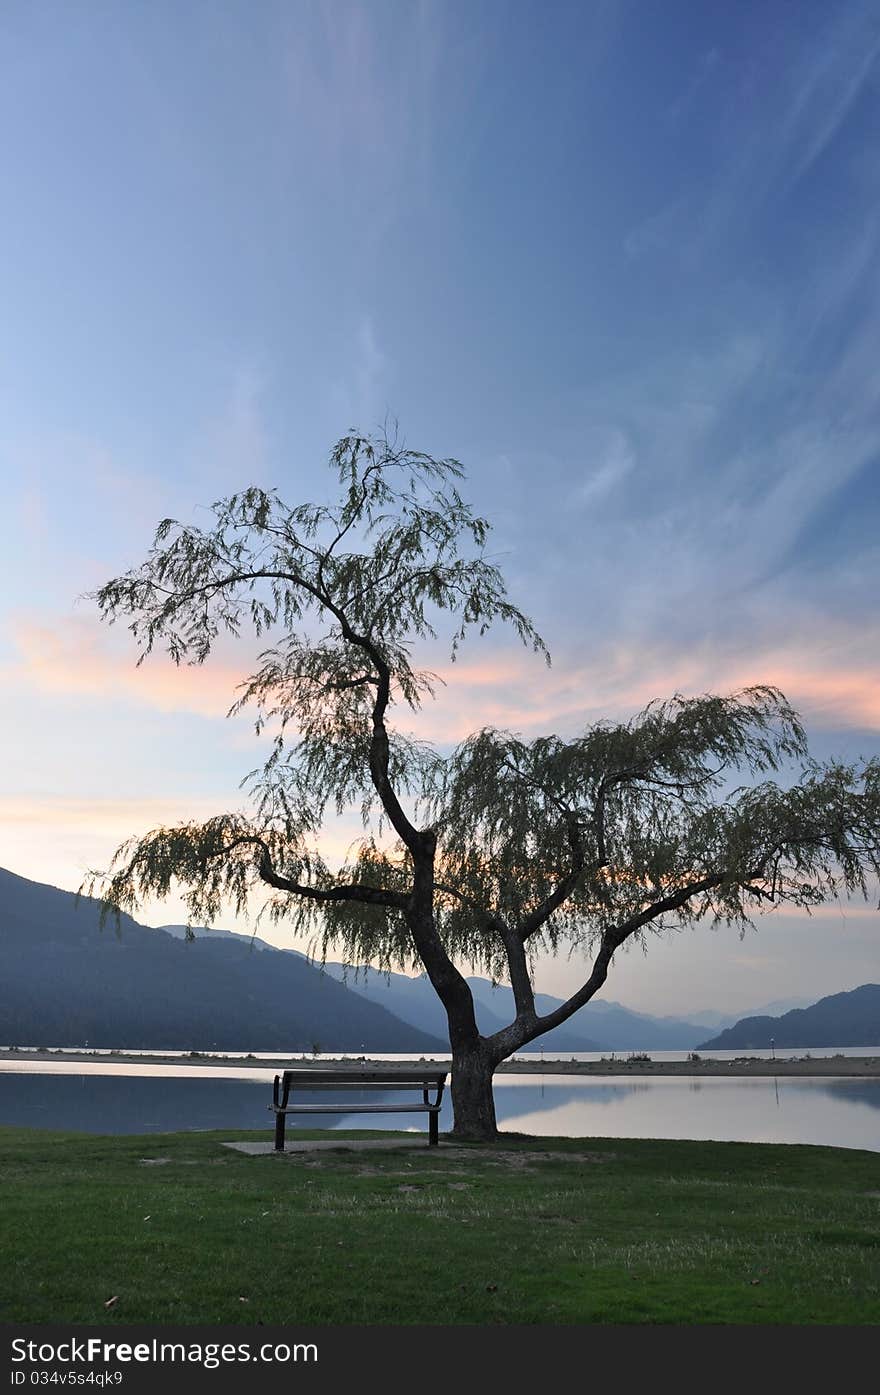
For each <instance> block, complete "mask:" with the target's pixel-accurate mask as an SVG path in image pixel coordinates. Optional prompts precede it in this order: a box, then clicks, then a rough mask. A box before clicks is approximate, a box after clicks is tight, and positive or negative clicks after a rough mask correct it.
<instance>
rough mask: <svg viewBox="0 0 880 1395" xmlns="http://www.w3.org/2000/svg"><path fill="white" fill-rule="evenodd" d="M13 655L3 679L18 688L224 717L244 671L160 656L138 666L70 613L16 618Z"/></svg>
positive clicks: (93, 629) (13, 634) (220, 664)
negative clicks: (52, 618)
mask: <svg viewBox="0 0 880 1395" xmlns="http://www.w3.org/2000/svg"><path fill="white" fill-rule="evenodd" d="M9 629H10V636H11V639H12V642H13V645H14V647H15V650H16V653H17V659H15V660H13V662H12V663H11V664H9V665H7V667H6V672H5V680H6V682H7V683H14V684H17V685H19V686H20V687H21V688H25V689H27V688H34V689H37V690H38V691H41V692H48V693H56V694H59V695H64V694H69V695H73V696H77V695H82V696H90V697H92V696H93V697H95V698H99V699H100V700H101V701H108V700H112V701H118V700H119V699H120V698H124V699H125V700H127V701H129V702H131V703H133V704H135V705H142V706H144V707H147V708H152V709H154V710H156V711H159V712H192V713H195V714H197V715H198V716H200V717H215V718H217V717H221V718H222V717H223V716H224V714H225V713H226V712H227V711H228V709H229V707H230V706H231V704H232V702H233V701H234V700H235V696H236V694H235V688H236V686H237V685H238V684H239V683H241V682H242V679H243V678H244V676H245V675H244V673H243V672H242V670H241V669H239V668H237V667H232V666H229V665H226V664H223V663H222V662H218V661H216V660H209V661H208V662H207V663H206V664H204V665H193V666H190V665H181V666H180V667H179V668H178V667H177V666H176V665H175V664H174V663H172V661H171V660H170V659H168V658H166V657H165V656H164V655H162V654H155V655H151V656H150V658H149V659H147V660H146V661H145V662H144V663H143V664H142V665H141V666H140V667H139V668H138V667H137V666H136V660H135V658H134V657H133V656H132V653H131V652H130V649H129V650H128V652H126V653H125V654H122V653H120V652H118V651H117V650H116V649H115V647H114V646H113V645H112V644H111V642H110V641H109V640H108V639H107V638H106V636H105V635H104V634H102V633H101V632H99V631H97V628H96V626H95V625H92V624H90V623H89V622H87V621H86V620H84V619H80V618H78V617H73V618H70V619H65V620H64V622H63V624H62V623H57V624H56V625H49V624H46V623H40V622H37V621H32V620H26V619H19V620H18V621H16V622H13V623H12V624H11V625H10V627H9Z"/></svg>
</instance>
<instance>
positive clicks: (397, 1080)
mask: <svg viewBox="0 0 880 1395" xmlns="http://www.w3.org/2000/svg"><path fill="white" fill-rule="evenodd" d="M446 1075H447V1072H446V1071H444V1070H432V1069H425V1070H421V1069H419V1070H357V1069H353V1070H323V1069H317V1070H286V1071H284V1073H283V1074H282V1075H276V1077H275V1084H274V1087H273V1090H272V1103H271V1104H270V1105H268V1106H267V1108H269V1109H271V1110H272V1111H273V1112H274V1114H275V1152H276V1153H283V1152H284V1126H285V1122H286V1120H287V1116H288V1114H402V1113H419V1114H427V1115H428V1145H429V1147H430V1146H436V1144H437V1143H438V1141H439V1139H438V1134H437V1116H438V1114H439V1113H440V1106H441V1104H442V1102H443V1087H444V1085H445V1084H446ZM310 1090H321V1091H337V1090H338V1091H348V1092H349V1093H351V1092H352V1091H353V1090H357V1091H359V1092H361V1093H363V1092H364V1091H368V1090H374V1091H375V1090H379V1091H382V1092H383V1093H384V1091H386V1090H389V1091H390V1090H409V1091H414V1090H418V1091H421V1095H422V1098H421V1100H419V1101H418V1102H415V1103H413V1102H410V1103H408V1104H403V1103H400V1104H398V1102H397V1101H396V1100H394V1101H392V1102H391V1103H388V1102H387V1101H386V1102H385V1103H383V1104H364V1103H363V1102H360V1101H359V1102H357V1103H354V1104H352V1103H350V1102H349V1101H344V1102H342V1101H340V1103H338V1104H326V1103H323V1104H303V1103H301V1099H300V1097H301V1095H302V1094H303V1093H306V1092H308V1091H310Z"/></svg>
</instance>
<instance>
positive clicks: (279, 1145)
mask: <svg viewBox="0 0 880 1395" xmlns="http://www.w3.org/2000/svg"><path fill="white" fill-rule="evenodd" d="M286 1118H287V1115H286V1114H276V1115H275V1152H276V1153H283V1152H284V1121H285V1120H286Z"/></svg>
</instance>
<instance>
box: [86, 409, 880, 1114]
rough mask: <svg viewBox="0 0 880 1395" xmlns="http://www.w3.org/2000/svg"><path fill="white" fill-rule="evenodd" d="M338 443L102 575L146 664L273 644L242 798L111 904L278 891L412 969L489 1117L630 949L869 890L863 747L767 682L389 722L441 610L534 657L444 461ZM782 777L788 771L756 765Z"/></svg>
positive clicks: (337, 943) (121, 855)
mask: <svg viewBox="0 0 880 1395" xmlns="http://www.w3.org/2000/svg"><path fill="white" fill-rule="evenodd" d="M330 463H331V466H332V468H333V470H334V471H335V473H336V476H337V478H338V495H337V498H336V501H335V502H334V503H331V504H323V505H316V504H301V505H297V506H295V507H289V506H288V505H286V504H285V503H283V502H282V500H281V499H280V497H279V496H278V494H277V492H275V491H265V490H262V489H258V488H249V489H246V490H245V491H243V492H242V493H239V494H234V495H232V496H231V497H230V498H227V499H222V500H220V501H218V502H217V503H215V504H214V505H213V516H214V523H213V526H212V527H211V528H210V529H205V530H203V529H197V528H194V527H191V526H188V525H184V524H182V523H178V522H175V521H174V520H171V519H165V520H164V521H163V522H162V523H160V525H159V527H158V529H157V532H156V536H155V539H154V542H153V545H152V547H151V548H150V551H149V552H148V554H147V557H146V559H145V560H144V561H143V563H142V564H141V565H140V566H138V567H137V568H135V569H134V570H132V571H129V572H127V573H126V574H125V575H123V576H121V577H119V578H116V579H114V580H111V581H109V582H107V584H106V585H104V586H103V587H101V588H100V590H99V591H97V592H96V593H95V596H94V599H95V600H96V601H97V604H98V606H99V608H100V611H101V614H102V616H103V617H104V618H105V619H106V620H108V621H110V622H113V621H115V620H117V619H119V618H126V619H128V620H129V628H130V629H131V631H132V633H133V635H134V638H135V641H136V643H137V645H138V647H139V649H140V651H141V652H140V659H139V662H142V661H143V659H144V658H145V657H146V656H147V655H148V654H149V653H150V651H151V650H152V649H153V648H154V647H155V646H156V645H157V644H162V645H164V647H165V648H166V649H167V651H168V653H169V654H170V655H171V657H172V658H173V659H174V661H175V662H176V663H178V664H179V663H182V662H187V663H194V664H200V663H203V662H204V661H205V659H206V658H207V657H208V655H209V654H210V652H211V650H212V648H213V645H214V643H215V641H216V639H217V637H218V636H219V635H220V634H221V633H222V632H224V631H226V632H229V633H231V634H233V635H238V634H240V633H241V630H242V627H243V626H244V625H250V626H251V627H252V629H253V631H254V632H255V633H256V635H257V636H263V635H265V636H267V638H268V637H270V636H271V638H272V640H273V643H272V644H271V646H270V647H267V648H266V649H264V650H263V651H262V653H261V654H260V656H259V665H258V667H257V668H256V670H255V671H254V673H253V674H252V675H251V676H250V677H249V678H248V679H247V681H246V682H245V683H244V684H243V685H242V688H241V690H240V693H239V696H238V698H237V700H236V701H235V703H234V704H233V706H232V708H231V709H230V712H231V713H232V712H239V711H241V710H242V709H244V708H245V707H247V706H249V705H250V706H251V707H253V709H254V710H255V713H256V718H255V721H256V727H257V730H258V732H264V733H265V735H266V737H267V740H268V742H269V751H268V755H267V758H266V760H265V762H264V764H263V765H262V766H261V767H260V768H258V769H257V770H255V771H252V772H251V773H250V775H249V776H247V777H246V780H245V782H244V783H245V784H246V786H247V788H248V790H249V798H250V807H249V812H247V813H241V812H234V813H221V814H218V815H217V816H216V817H215V818H212V819H209V820H208V821H207V822H204V823H193V822H182V823H180V824H178V825H177V826H175V827H173V828H159V829H155V830H153V831H152V832H150V833H148V834H147V835H146V836H144V837H141V838H135V839H132V840H130V841H129V842H127V843H125V844H123V846H122V847H121V848H120V849H119V850H118V851H117V853H116V855H115V857H114V859H113V863H112V865H111V867H110V868H109V870H108V872H107V873H94V874H92V876H91V878H90V879H89V883H88V884H89V887H90V889H91V890H94V889H95V887H96V886H98V887H100V891H101V894H102V895H103V897H104V898H105V903H106V905H107V906H108V908H117V909H118V908H122V909H125V910H129V911H131V910H134V909H135V908H136V907H137V906H138V904H139V903H140V901H141V900H142V899H144V898H146V897H152V896H160V897H161V896H165V895H167V894H168V893H169V891H171V889H172V887H178V888H179V889H180V890H181V891H182V892H183V894H184V896H185V899H186V901H187V904H188V907H189V912H190V915H191V918H192V919H193V921H202V922H204V923H207V924H210V923H212V921H214V920H215V919H216V918H217V916H218V915H219V913H220V911H221V908H222V906H223V905H224V903H231V904H232V906H233V907H234V908H235V909H236V910H237V911H239V912H246V910H247V906H248V899H249V895H250V893H251V891H252V890H253V889H254V888H255V887H256V886H263V887H269V888H271V890H272V896H271V898H270V900H269V902H268V906H267V909H268V912H269V914H270V915H272V916H273V917H275V918H277V919H279V920H280V919H284V920H287V921H290V922H291V923H292V925H293V926H294V927H295V928H296V929H297V930H299V931H308V932H311V934H312V935H313V937H314V942H315V946H316V949H317V950H318V952H319V953H321V954H324V953H326V951H327V950H328V949H329V948H330V947H331V946H333V947H335V948H336V949H337V950H338V951H341V952H342V954H343V955H344V956H345V958H346V960H347V961H348V962H352V963H366V962H372V963H374V964H376V965H378V966H380V967H384V968H389V969H390V968H395V967H402V968H413V967H417V968H419V969H424V970H426V971H427V973H428V975H429V977H430V978H431V981H432V983H433V984H434V987H435V988H436V990H437V992H438V994H439V995H440V997H441V1000H442V1001H443V1003H444V1006H445V1008H446V1011H447V1017H448V1020H449V1026H450V1042H451V1046H452V1051H453V1088H452V1094H453V1102H454V1106H455V1114H456V1123H455V1127H456V1131H457V1132H460V1133H462V1134H466V1135H468V1136H487V1135H489V1134H491V1133H492V1132H493V1131H494V1127H495V1121H494V1109H493V1105H492V1097H491V1077H492V1072H493V1071H494V1069H495V1067H496V1066H497V1065H498V1063H499V1062H500V1061H501V1060H503V1059H504V1058H505V1057H506V1056H507V1055H509V1054H510V1053H511V1052H512V1051H514V1050H516V1049H517V1048H518V1047H521V1046H523V1045H525V1044H526V1043H528V1042H529V1041H532V1040H534V1039H535V1038H536V1037H538V1036H540V1035H541V1034H542V1033H543V1032H545V1031H547V1030H549V1029H550V1028H551V1027H554V1026H557V1025H559V1023H560V1022H562V1021H565V1020H566V1019H567V1018H568V1017H570V1016H571V1014H572V1013H574V1012H575V1011H576V1010H577V1009H578V1008H579V1007H580V1006H582V1005H583V1004H584V1003H586V1002H588V1001H589V999H590V998H591V997H592V996H593V995H594V994H595V993H596V992H597V991H598V989H599V988H601V986H602V984H603V983H604V981H605V978H606V976H607V973H608V969H609V965H610V963H611V960H612V958H613V955H614V954H615V953H616V951H617V950H618V949H620V947H621V946H622V945H624V944H626V943H627V942H633V941H638V940H644V937H645V936H646V935H647V934H648V933H649V932H656V931H658V930H661V929H664V928H669V927H674V926H678V925H683V924H685V923H689V922H693V921H695V920H699V919H701V918H703V917H709V918H713V919H715V920H723V921H727V922H732V923H736V924H740V925H745V924H746V923H748V922H749V921H750V920H751V919H752V918H753V916H754V915H755V914H756V913H757V912H760V911H761V910H762V909H765V908H767V907H771V906H774V905H778V904H780V903H781V902H789V903H793V904H795V905H798V906H804V907H810V906H813V905H817V904H819V903H821V902H822V901H823V900H824V899H826V898H827V897H829V896H831V895H833V894H835V893H836V892H837V891H838V890H840V889H842V890H843V891H845V892H846V893H847V894H851V893H853V892H861V893H862V894H864V895H867V894H868V893H869V889H870V886H871V884H872V882H871V879H872V878H876V877H877V876H878V875H880V762H878V761H877V760H868V761H864V762H856V763H843V762H833V763H830V764H826V765H824V766H819V765H818V764H816V763H815V762H813V761H811V760H810V759H809V755H808V749H807V743H806V738H805V734H804V730H803V727H802V725H801V722H800V720H799V718H798V716H797V714H796V713H795V712H794V710H793V709H792V708H791V707H790V705H789V704H788V702H787V701H786V699H785V697H784V696H783V694H782V693H780V692H779V691H778V690H777V689H776V688H775V687H773V686H770V685H764V686H755V687H750V688H747V689H744V690H743V691H741V692H739V693H735V694H733V695H731V696H726V697H720V696H714V695H703V696H696V697H685V696H682V695H680V694H676V695H675V696H673V697H671V698H668V699H665V700H658V701H656V702H652V703H651V704H649V705H648V706H647V707H646V708H645V709H644V710H643V711H642V712H640V713H639V714H638V715H637V716H636V717H634V718H632V719H631V720H630V721H626V722H618V723H613V722H600V723H597V724H595V725H593V726H590V727H588V728H587V729H586V730H585V731H584V732H583V733H582V734H581V735H579V736H576V737H574V738H572V739H570V740H564V739H562V738H560V737H558V736H542V737H539V738H537V739H535V740H531V741H526V740H524V739H522V737H521V736H519V735H517V734H514V733H510V732H505V731H497V730H494V729H490V728H486V729H483V730H481V731H478V732H476V733H474V734H473V735H472V736H470V737H469V738H468V739H467V740H466V741H464V742H463V743H461V744H460V745H459V746H458V747H457V748H456V749H454V750H453V751H452V752H451V753H447V754H442V753H440V752H438V751H436V750H434V749H432V748H431V747H430V746H428V745H426V744H425V743H423V742H420V741H418V740H416V739H415V738H414V737H413V736H412V734H411V733H408V732H407V730H406V727H405V722H406V713H407V712H408V711H409V712H413V711H415V710H417V709H418V708H419V707H420V705H421V704H422V703H423V702H424V701H425V699H426V698H429V697H430V696H431V695H432V694H433V692H434V684H435V679H434V676H433V675H432V674H431V673H430V672H429V671H426V670H423V669H419V668H417V667H414V660H413V652H414V649H415V647H416V646H417V645H418V646H424V645H425V643H427V642H428V641H432V640H436V639H437V636H438V630H439V628H440V626H441V624H442V623H443V618H444V615H446V616H448V617H449V619H450V620H451V622H452V634H451V641H450V642H451V646H452V653H453V657H454V656H455V653H456V651H457V649H458V647H459V646H460V644H461V643H462V641H463V640H464V639H465V638H466V636H467V635H468V634H469V633H470V632H472V631H476V632H477V634H478V635H482V634H485V633H486V631H487V630H488V629H489V628H490V627H491V626H493V625H494V624H496V623H498V622H501V623H504V624H507V625H509V626H511V627H512V628H513V630H514V632H515V634H516V635H517V636H518V638H519V639H520V640H521V641H522V642H523V643H524V644H525V645H527V646H529V647H530V648H532V649H533V650H534V651H535V652H536V653H537V654H538V655H539V656H540V657H542V658H544V659H546V661H547V662H549V655H548V653H547V650H546V647H545V645H544V643H543V641H542V639H541V638H540V636H539V635H538V633H537V631H536V630H535V628H534V626H533V624H532V622H531V620H530V619H529V618H528V617H527V616H526V615H525V614H524V613H523V612H522V611H521V610H519V609H518V608H517V607H516V606H515V605H513V604H512V603H511V602H510V601H509V600H508V598H507V593H506V589H505V584H504V581H503V578H502V576H501V573H500V572H499V570H498V569H497V568H496V567H495V566H494V565H493V564H492V563H491V562H490V561H489V560H488V559H487V557H486V555H485V550H484V549H485V543H486V538H487V535H488V532H489V524H488V522H487V521H486V520H485V519H482V518H480V517H477V516H475V515H474V513H473V512H472V510H471V509H470V507H469V506H468V505H467V504H466V503H465V502H464V501H463V500H462V498H461V496H460V494H459V493H458V488H457V481H458V480H459V479H460V478H461V477H462V474H463V470H462V466H461V465H460V463H459V462H458V461H456V460H450V459H446V460H435V459H433V458H432V457H430V456H427V455H424V454H422V453H420V452H417V451H412V450H410V449H408V448H407V447H406V446H404V445H401V444H400V443H399V442H398V441H397V440H396V439H391V438H389V437H388V436H387V435H383V436H380V437H378V438H371V437H366V436H361V435H357V434H350V435H348V436H346V437H344V438H343V439H342V440H341V441H340V442H339V443H338V444H337V446H336V447H335V449H334V451H333V452H332V455H331V462H330ZM401 716H402V718H403V723H404V724H403V725H401V721H400V719H399V718H400V717H401ZM781 772H784V773H785V774H786V776H787V777H788V779H789V783H788V784H787V785H785V786H782V785H781V784H779V783H777V782H776V781H775V780H773V779H772V778H770V777H771V776H774V775H779V774H780V773H781ZM352 808H357V809H359V811H360V815H361V818H362V821H363V830H364V831H363V836H362V838H360V839H359V840H358V841H357V843H356V844H355V845H354V846H353V848H352V849H351V852H350V855H349V857H348V858H347V860H346V861H345V863H344V865H342V866H341V867H336V868H331V867H330V866H329V865H328V863H327V861H326V859H325V857H324V855H323V854H322V851H321V831H322V828H323V827H324V826H325V824H326V820H327V818H328V816H330V815H331V814H332V813H334V812H335V813H340V814H341V813H345V812H346V811H350V810H351V809H352ZM563 942H564V943H565V944H567V945H575V946H577V947H579V948H580V949H582V950H584V951H585V952H587V953H588V954H589V955H592V957H593V959H592V969H591V972H590V974H589V976H588V977H587V979H586V981H585V982H584V983H583V984H582V985H580V986H579V988H578V989H577V990H576V991H575V992H574V993H573V994H572V996H571V997H570V999H569V1000H568V1001H567V1002H566V1003H565V1004H564V1005H563V1006H562V1007H561V1008H559V1009H557V1010H556V1011H554V1012H552V1013H550V1014H545V1015H544V1016H542V1017H541V1016H538V1014H537V1012H536V1009H535V997H534V990H533V986H532V969H533V966H534V962H535V959H536V957H537V956H539V955H541V954H544V953H547V952H552V951H555V950H556V949H557V948H558V947H559V946H560V945H561V944H562V943H563ZM458 965H465V966H472V967H475V968H479V969H481V970H483V971H484V972H487V973H490V974H491V975H493V976H494V977H495V978H505V979H509V981H510V983H511V986H512V988H513V992H514V998H515V1002H516V1009H517V1012H516V1018H515V1020H514V1021H513V1022H512V1023H511V1024H510V1026H509V1027H508V1028H506V1029H504V1030H503V1031H501V1032H497V1033H495V1034H494V1036H491V1037H482V1036H481V1035H480V1033H479V1031H478V1029H477V1024H476V1018H475V1015H474V1006H473V999H472V997H471V994H470V989H469V988H468V985H467V983H466V981H465V979H464V978H463V976H462V974H461V972H460V971H459V968H458V967H457V966H458Z"/></svg>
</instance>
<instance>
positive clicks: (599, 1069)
mask: <svg viewBox="0 0 880 1395" xmlns="http://www.w3.org/2000/svg"><path fill="white" fill-rule="evenodd" d="M17 1060H21V1061H28V1062H35V1061H46V1062H52V1061H65V1062H67V1061H70V1062H77V1061H81V1062H91V1063H95V1062H99V1061H103V1062H113V1063H114V1064H117V1065H126V1064H129V1063H130V1064H133V1065H152V1066H162V1065H167V1066H180V1065H186V1066H204V1067H205V1068H206V1069H210V1068H211V1067H212V1066H235V1067H236V1068H243V1069H247V1068H251V1069H253V1070H264V1071H265V1070H285V1069H290V1068H294V1067H296V1068H300V1069H302V1068H304V1067H308V1068H309V1069H313V1070H316V1071H320V1070H330V1069H336V1070H338V1069H340V1068H344V1067H357V1066H361V1067H363V1069H364V1070H370V1069H374V1070H396V1069H399V1070H400V1071H401V1072H405V1071H407V1070H410V1069H413V1068H415V1069H418V1067H419V1066H424V1065H430V1064H432V1063H433V1061H434V1058H425V1057H423V1058H421V1059H416V1058H415V1057H414V1058H413V1059H412V1060H410V1061H381V1060H374V1059H372V1058H370V1057H358V1058H356V1059H351V1058H348V1059H343V1058H340V1057H334V1056H321V1057H317V1058H316V1057H313V1056H294V1055H291V1056H278V1057H272V1058H270V1059H267V1058H265V1057H264V1058H262V1059H259V1060H258V1059H256V1058H255V1057H253V1056H219V1055H212V1054H210V1053H208V1052H198V1053H195V1054H193V1055H168V1056H161V1055H145V1054H143V1053H142V1052H137V1051H114V1052H112V1053H110V1052H106V1051H13V1050H0V1062H4V1063H5V1062H11V1061H17ZM436 1064H437V1066H438V1067H440V1068H442V1066H443V1065H447V1066H448V1065H449V1063H448V1061H446V1062H444V1061H443V1060H442V1059H437V1061H436ZM496 1073H497V1074H498V1075H596V1076H610V1075H626V1076H664V1075H685V1076H697V1077H699V1076H712V1075H725V1076H728V1077H732V1076H738V1075H745V1076H762V1075H770V1076H860V1077H864V1076H869V1077H870V1076H874V1077H880V1056H811V1055H807V1054H801V1055H799V1056H792V1057H784V1056H777V1058H776V1059H775V1060H766V1059H764V1058H763V1057H757V1056H749V1055H748V1054H747V1053H744V1054H743V1055H742V1056H738V1057H737V1058H736V1059H734V1060H731V1061H718V1060H706V1059H701V1060H696V1061H689V1060H686V1059H683V1060H680V1061H654V1060H647V1061H642V1060H629V1059H627V1057H626V1056H625V1055H619V1056H618V1055H615V1056H613V1057H606V1058H604V1059H602V1060H599V1061H573V1060H571V1059H565V1058H563V1059H557V1060H554V1059H551V1058H549V1057H545V1058H543V1059H541V1058H540V1057H539V1056H536V1057H535V1058H534V1059H530V1060H522V1059H520V1060H517V1061H504V1062H502V1064H501V1065H500V1066H499V1067H498V1070H497V1072H496Z"/></svg>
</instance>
